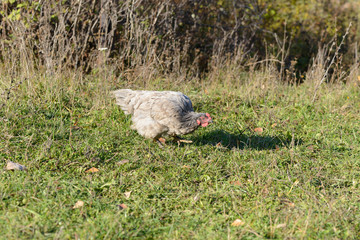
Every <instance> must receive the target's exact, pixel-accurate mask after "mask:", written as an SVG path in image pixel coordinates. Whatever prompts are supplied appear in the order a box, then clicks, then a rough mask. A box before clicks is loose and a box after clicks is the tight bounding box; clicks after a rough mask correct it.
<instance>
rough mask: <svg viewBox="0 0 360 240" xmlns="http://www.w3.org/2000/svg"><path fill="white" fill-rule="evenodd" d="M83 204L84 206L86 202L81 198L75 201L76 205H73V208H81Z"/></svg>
mask: <svg viewBox="0 0 360 240" xmlns="http://www.w3.org/2000/svg"><path fill="white" fill-rule="evenodd" d="M83 206H84V202H83V201H81V200H79V201H77V202H76V203H75V205H74V206H73V209H75V208H81V207H83Z"/></svg>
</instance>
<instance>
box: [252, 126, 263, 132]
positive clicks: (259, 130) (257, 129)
mask: <svg viewBox="0 0 360 240" xmlns="http://www.w3.org/2000/svg"><path fill="white" fill-rule="evenodd" d="M254 131H255V132H257V133H262V132H263V131H264V129H263V128H261V127H258V128H255V129H254Z"/></svg>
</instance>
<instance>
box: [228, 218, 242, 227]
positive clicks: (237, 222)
mask: <svg viewBox="0 0 360 240" xmlns="http://www.w3.org/2000/svg"><path fill="white" fill-rule="evenodd" d="M244 224H245V222H243V221H242V220H240V219H236V220H235V221H234V222H233V223H232V224H231V226H234V227H238V226H242V225H244Z"/></svg>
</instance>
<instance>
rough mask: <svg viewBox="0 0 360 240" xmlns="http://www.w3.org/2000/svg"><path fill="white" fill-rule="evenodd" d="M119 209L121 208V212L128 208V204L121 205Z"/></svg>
mask: <svg viewBox="0 0 360 240" xmlns="http://www.w3.org/2000/svg"><path fill="white" fill-rule="evenodd" d="M118 207H119V208H120V210H123V209H126V208H128V206H126V204H124V203H122V204H119V205H118Z"/></svg>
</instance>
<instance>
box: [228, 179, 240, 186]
mask: <svg viewBox="0 0 360 240" xmlns="http://www.w3.org/2000/svg"><path fill="white" fill-rule="evenodd" d="M230 183H231V184H233V185H235V186H241V185H242V184H241V182H240V181H239V180H237V181H233V182H230Z"/></svg>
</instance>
